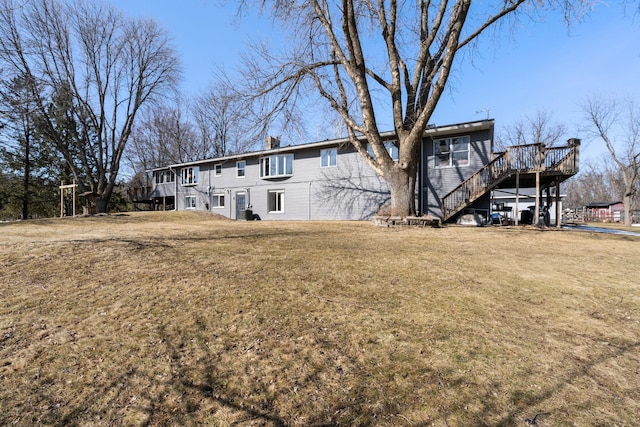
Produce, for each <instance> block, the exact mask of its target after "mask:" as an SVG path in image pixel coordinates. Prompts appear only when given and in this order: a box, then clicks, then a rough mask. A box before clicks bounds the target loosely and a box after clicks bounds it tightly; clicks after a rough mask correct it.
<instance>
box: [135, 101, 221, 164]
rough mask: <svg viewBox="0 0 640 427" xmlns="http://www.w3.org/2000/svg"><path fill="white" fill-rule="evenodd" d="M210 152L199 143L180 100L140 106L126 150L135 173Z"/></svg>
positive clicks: (192, 159) (206, 154) (196, 157)
mask: <svg viewBox="0 0 640 427" xmlns="http://www.w3.org/2000/svg"><path fill="white" fill-rule="evenodd" d="M209 154H210V153H209V150H208V149H207V148H206V147H202V146H201V144H199V143H198V141H197V137H196V132H195V129H194V126H193V124H192V123H191V122H190V121H189V117H188V116H186V115H185V113H184V108H183V107H182V104H181V103H180V101H178V102H177V103H176V104H175V105H170V104H165V105H154V107H153V108H146V109H143V111H142V112H141V113H140V117H139V120H138V123H137V124H136V126H135V127H134V128H133V130H132V133H131V138H130V143H129V145H128V147H127V150H126V157H127V159H128V160H129V163H130V165H131V167H132V169H133V171H134V172H135V174H136V175H139V174H144V173H146V171H148V170H150V169H153V168H157V167H161V166H166V165H168V164H175V163H184V162H189V161H194V160H198V159H203V158H207V156H208V155H209Z"/></svg>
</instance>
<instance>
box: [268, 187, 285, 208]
mask: <svg viewBox="0 0 640 427" xmlns="http://www.w3.org/2000/svg"><path fill="white" fill-rule="evenodd" d="M267 209H268V211H269V213H283V212H284V190H269V191H268V192H267Z"/></svg>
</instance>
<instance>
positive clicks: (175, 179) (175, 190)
mask: <svg viewBox="0 0 640 427" xmlns="http://www.w3.org/2000/svg"><path fill="white" fill-rule="evenodd" d="M169 172H173V211H174V212H176V211H177V210H178V173H177V171H175V170H173V169H172V168H171V166H169Z"/></svg>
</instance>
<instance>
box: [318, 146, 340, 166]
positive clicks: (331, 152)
mask: <svg viewBox="0 0 640 427" xmlns="http://www.w3.org/2000/svg"><path fill="white" fill-rule="evenodd" d="M337 162H338V149H337V148H327V149H325V150H320V167H323V168H328V167H331V166H335V165H336V164H337Z"/></svg>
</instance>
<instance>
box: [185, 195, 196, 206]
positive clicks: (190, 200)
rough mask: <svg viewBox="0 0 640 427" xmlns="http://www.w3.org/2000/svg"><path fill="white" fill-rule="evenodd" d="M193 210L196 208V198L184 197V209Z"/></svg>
mask: <svg viewBox="0 0 640 427" xmlns="http://www.w3.org/2000/svg"><path fill="white" fill-rule="evenodd" d="M195 208H196V196H186V197H185V209H195Z"/></svg>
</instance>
